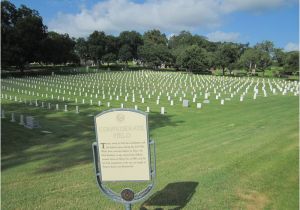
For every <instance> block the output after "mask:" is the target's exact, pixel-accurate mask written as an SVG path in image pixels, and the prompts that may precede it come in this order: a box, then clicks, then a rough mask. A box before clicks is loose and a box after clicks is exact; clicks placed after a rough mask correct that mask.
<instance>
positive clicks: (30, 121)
mask: <svg viewBox="0 0 300 210" xmlns="http://www.w3.org/2000/svg"><path fill="white" fill-rule="evenodd" d="M5 118H6V117H5V111H4V109H2V110H1V119H5ZM10 122H13V123H14V122H16V118H15V113H14V112H12V113H11V120H10ZM19 125H22V126H24V127H26V128H29V129H33V128H40V127H41V126H40V124H39V122H38V120H37V119H36V118H35V117H33V116H26V118H25V120H24V115H23V114H20V121H19Z"/></svg>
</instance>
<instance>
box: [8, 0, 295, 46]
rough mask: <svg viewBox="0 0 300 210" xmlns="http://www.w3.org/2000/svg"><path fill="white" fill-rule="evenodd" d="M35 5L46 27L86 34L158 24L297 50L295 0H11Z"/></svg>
mask: <svg viewBox="0 0 300 210" xmlns="http://www.w3.org/2000/svg"><path fill="white" fill-rule="evenodd" d="M11 2H12V3H13V4H15V5H16V6H17V7H19V6H20V5H21V4H24V5H26V6H28V7H29V8H31V9H35V10H37V11H38V12H39V13H40V15H41V16H42V17H43V21H44V24H45V25H47V26H48V31H56V32H58V33H68V34H69V35H71V36H72V37H76V38H78V37H87V36H88V35H89V34H91V33H92V32H93V31H94V30H98V31H104V32H105V33H106V34H112V35H118V34H119V33H120V32H121V31H124V30H135V31H138V32H140V33H144V32H145V31H147V30H151V29H159V30H160V31H161V32H163V33H165V34H166V35H167V37H170V36H172V35H175V34H178V33H179V32H180V31H182V30H187V31H190V32H191V33H192V34H199V35H202V36H206V37H207V38H208V40H210V41H231V42H237V43H250V45H251V46H253V45H255V44H256V43H259V42H262V41H264V40H270V41H273V43H274V44H275V47H278V48H282V49H284V50H285V51H292V50H299V1H298V0H41V1H39V0H11Z"/></svg>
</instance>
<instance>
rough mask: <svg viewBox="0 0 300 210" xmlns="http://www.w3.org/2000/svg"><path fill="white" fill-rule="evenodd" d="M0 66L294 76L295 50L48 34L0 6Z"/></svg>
mask: <svg viewBox="0 0 300 210" xmlns="http://www.w3.org/2000/svg"><path fill="white" fill-rule="evenodd" d="M1 35H2V39H1V44H2V55H1V59H2V66H15V67H16V68H18V69H20V70H21V71H23V70H24V69H25V67H26V65H27V64H29V63H32V62H38V63H40V64H42V65H43V64H66V63H75V64H79V63H81V64H87V63H88V62H91V61H92V62H93V64H94V65H98V66H100V65H103V64H106V65H108V66H109V65H110V64H112V63H120V62H122V63H125V64H128V62H129V61H133V60H135V61H136V63H137V64H138V65H142V66H145V67H148V68H154V69H156V68H160V67H161V66H166V67H171V68H175V69H179V70H186V71H191V72H199V73H206V72H209V71H212V70H215V69H221V70H222V73H223V75H224V74H225V72H229V73H230V74H231V72H232V71H233V70H234V69H241V68H242V69H246V70H247V71H248V72H249V73H254V74H255V73H256V71H261V72H263V73H264V72H265V70H266V69H267V68H269V67H270V66H278V67H282V68H281V69H283V71H284V73H286V74H294V73H297V72H299V69H298V68H299V51H292V52H284V51H283V50H282V49H280V48H275V46H274V44H273V43H272V42H271V41H263V42H262V43H257V44H256V45H255V46H253V47H250V46H249V44H239V43H232V42H210V41H208V40H207V38H206V37H204V36H199V35H192V34H191V33H190V32H188V31H182V32H180V33H179V34H178V35H174V36H171V37H170V38H169V39H168V38H167V37H166V35H165V34H163V33H161V32H160V31H159V30H149V31H146V32H145V33H144V34H143V35H142V34H140V33H139V32H136V31H123V32H121V33H120V34H119V36H113V35H107V34H105V32H103V31H94V32H93V33H91V34H90V35H89V36H88V37H86V38H83V37H81V38H78V39H75V38H71V37H69V35H68V34H59V33H56V32H48V31H47V27H46V26H45V25H44V24H43V20H42V17H41V16H39V13H38V12H37V11H35V10H32V9H30V8H28V7H26V6H24V5H22V6H20V8H16V7H15V6H14V5H13V4H12V3H11V2H9V1H2V2H1Z"/></svg>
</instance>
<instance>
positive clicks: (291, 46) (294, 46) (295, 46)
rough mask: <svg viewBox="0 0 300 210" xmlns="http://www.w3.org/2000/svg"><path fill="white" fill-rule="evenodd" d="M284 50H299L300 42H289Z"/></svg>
mask: <svg viewBox="0 0 300 210" xmlns="http://www.w3.org/2000/svg"><path fill="white" fill-rule="evenodd" d="M284 51H286V52H290V51H299V44H298V43H294V42H289V43H287V44H286V45H285V47H284Z"/></svg>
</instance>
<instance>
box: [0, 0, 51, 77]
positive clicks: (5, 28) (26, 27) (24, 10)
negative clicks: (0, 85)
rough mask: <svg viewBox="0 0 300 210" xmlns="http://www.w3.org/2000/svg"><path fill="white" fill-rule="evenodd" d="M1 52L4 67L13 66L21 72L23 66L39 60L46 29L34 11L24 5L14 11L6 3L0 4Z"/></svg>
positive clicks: (11, 6)
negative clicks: (2, 52) (3, 51)
mask: <svg viewBox="0 0 300 210" xmlns="http://www.w3.org/2000/svg"><path fill="white" fill-rule="evenodd" d="M1 12H2V13H1V18H3V20H1V23H3V25H1V32H2V37H3V38H2V39H1V44H2V46H3V49H2V50H5V53H4V54H3V55H2V56H1V59H2V60H3V61H4V64H6V65H14V66H16V67H17V68H18V69H20V71H21V72H23V71H24V69H25V65H26V64H28V63H30V62H34V61H39V60H40V59H41V44H42V41H43V39H45V37H46V32H47V28H46V26H45V25H44V24H43V20H42V17H41V16H39V13H38V12H37V11H36V10H32V9H30V8H28V7H26V6H24V5H21V6H20V8H18V9H16V8H15V6H14V5H13V4H11V3H9V2H8V1H3V2H1Z"/></svg>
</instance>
